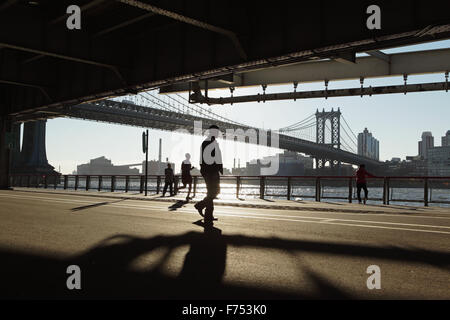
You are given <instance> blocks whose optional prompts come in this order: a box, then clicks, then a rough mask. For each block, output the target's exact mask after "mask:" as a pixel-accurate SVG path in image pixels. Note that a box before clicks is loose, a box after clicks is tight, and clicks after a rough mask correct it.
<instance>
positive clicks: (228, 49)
mask: <svg viewBox="0 0 450 320" xmlns="http://www.w3.org/2000/svg"><path fill="white" fill-rule="evenodd" d="M74 4H75V5H78V6H79V7H80V8H81V30H69V29H68V28H67V27H66V19H67V18H68V16H69V15H68V14H67V13H66V10H67V7H69V6H70V5H74ZM372 4H374V3H373V1H364V0H362V1H361V0H353V1H346V2H345V3H344V4H343V3H341V2H337V1H312V2H308V3H306V2H304V1H296V2H292V1H287V0H281V1H276V2H269V3H266V2H261V1H253V0H248V1H238V0H229V1H214V0H197V1H188V0H173V1H162V0H160V1H148V0H146V1H144V0H141V1H131V0H120V1H109V0H108V1H105V0H89V1H88V0H72V1H66V0H59V1H51V0H37V1H24V0H7V1H3V2H2V3H1V4H0V117H1V120H0V134H1V137H0V138H1V142H0V187H5V186H7V174H8V172H9V162H8V159H9V158H10V157H11V152H10V150H9V149H8V141H7V139H6V138H7V133H10V132H12V130H13V129H12V124H11V121H10V116H12V115H19V114H25V113H29V112H32V111H34V110H40V111H44V112H45V110H46V109H47V108H54V107H58V106H71V105H78V104H80V103H82V102H87V101H93V100H98V99H102V98H106V97H110V96H116V95H123V94H128V93H137V92H139V91H142V90H146V89H149V88H157V87H159V88H164V87H166V86H174V85H178V84H182V83H186V82H192V81H199V80H207V79H209V80H214V79H216V80H217V79H219V80H222V79H224V81H227V79H229V78H230V75H231V76H233V75H234V74H235V73H239V72H242V71H244V70H245V71H250V70H257V69H265V68H269V67H276V66H283V65H288V64H293V63H299V62H303V61H315V60H320V59H327V58H329V59H333V60H337V61H350V62H351V61H352V60H353V58H354V55H355V53H356V52H369V51H376V50H380V49H385V48H389V47H397V46H402V45H408V44H416V43H422V42H427V41H434V40H439V39H447V38H450V3H449V2H442V1H437V0H428V1H419V0H410V1H406V0H405V1H387V0H386V1H376V4H377V5H378V6H379V7H380V8H381V13H382V26H381V29H379V30H378V29H375V30H369V29H368V28H367V25H366V21H367V19H368V17H369V15H368V14H367V12H366V11H367V8H368V7H369V6H370V5H372Z"/></svg>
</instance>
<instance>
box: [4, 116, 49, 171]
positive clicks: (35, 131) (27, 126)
mask: <svg viewBox="0 0 450 320" xmlns="http://www.w3.org/2000/svg"><path fill="white" fill-rule="evenodd" d="M46 122H47V120H38V121H30V122H25V123H24V128H23V144H22V150H21V151H20V153H19V150H20V149H19V148H20V127H19V126H18V125H15V126H14V131H15V133H16V135H15V137H16V140H17V141H16V144H17V148H16V150H15V152H14V154H13V159H12V160H13V161H12V172H13V173H18V174H42V175H50V174H56V171H55V170H54V167H53V166H51V165H50V164H49V163H48V161H47V152H46V146H45V131H46V130H45V129H46Z"/></svg>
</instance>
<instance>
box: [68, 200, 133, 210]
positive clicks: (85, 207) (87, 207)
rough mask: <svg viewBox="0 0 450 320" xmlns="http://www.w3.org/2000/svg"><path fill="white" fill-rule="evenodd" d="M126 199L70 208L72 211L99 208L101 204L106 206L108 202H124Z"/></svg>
mask: <svg viewBox="0 0 450 320" xmlns="http://www.w3.org/2000/svg"><path fill="white" fill-rule="evenodd" d="M122 201H125V199H120V200H116V201H105V202H100V203H94V204H88V205H85V206H81V207H76V208H72V209H70V210H71V211H74V212H75V211H81V210H86V209H91V208H97V207H101V206H106V205H108V204H113V203H117V202H122Z"/></svg>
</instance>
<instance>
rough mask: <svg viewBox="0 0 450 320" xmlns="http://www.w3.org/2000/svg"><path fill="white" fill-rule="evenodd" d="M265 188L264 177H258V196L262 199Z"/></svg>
mask: <svg viewBox="0 0 450 320" xmlns="http://www.w3.org/2000/svg"><path fill="white" fill-rule="evenodd" d="M265 190H266V177H263V176H261V177H260V178H259V198H260V199H264V193H265Z"/></svg>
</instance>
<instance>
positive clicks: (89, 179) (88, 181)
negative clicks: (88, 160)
mask: <svg viewBox="0 0 450 320" xmlns="http://www.w3.org/2000/svg"><path fill="white" fill-rule="evenodd" d="M90 187H91V176H86V191H89V188H90Z"/></svg>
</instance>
